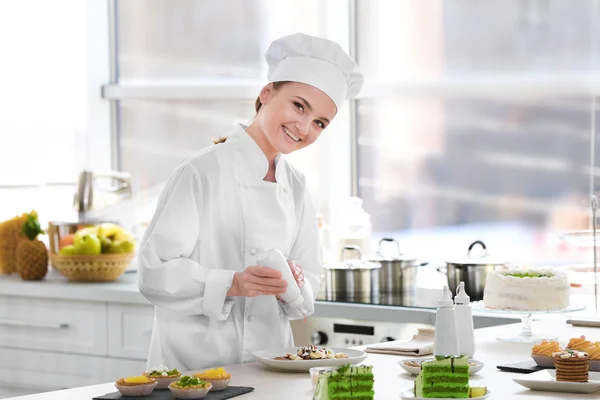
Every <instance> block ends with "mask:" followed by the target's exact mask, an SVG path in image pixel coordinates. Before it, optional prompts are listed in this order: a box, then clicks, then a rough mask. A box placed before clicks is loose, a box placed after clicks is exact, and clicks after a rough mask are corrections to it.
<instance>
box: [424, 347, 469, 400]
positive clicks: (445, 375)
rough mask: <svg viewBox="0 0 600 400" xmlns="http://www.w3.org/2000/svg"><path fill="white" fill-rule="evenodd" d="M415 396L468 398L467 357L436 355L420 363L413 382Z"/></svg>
mask: <svg viewBox="0 0 600 400" xmlns="http://www.w3.org/2000/svg"><path fill="white" fill-rule="evenodd" d="M414 394H415V397H422V398H435V397H438V398H439V397H443V398H465V399H466V398H468V397H469V359H468V358H467V357H465V356H460V357H458V356H457V357H455V356H436V357H435V359H433V360H430V361H425V362H422V363H421V371H419V375H417V379H415V383H414Z"/></svg>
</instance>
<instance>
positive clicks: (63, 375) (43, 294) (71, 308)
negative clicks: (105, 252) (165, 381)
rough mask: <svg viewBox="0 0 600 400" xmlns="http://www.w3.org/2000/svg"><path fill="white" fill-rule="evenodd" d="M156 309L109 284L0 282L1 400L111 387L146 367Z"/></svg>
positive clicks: (127, 282)
mask: <svg viewBox="0 0 600 400" xmlns="http://www.w3.org/2000/svg"><path fill="white" fill-rule="evenodd" d="M153 320H154V306H152V305H151V304H150V303H148V302H146V300H145V299H144V298H143V297H142V296H141V295H140V294H139V292H137V287H136V286H135V275H129V274H128V275H126V276H124V278H120V281H118V282H114V283H112V284H90V283H81V284H77V283H71V282H67V281H66V279H64V278H62V277H61V276H59V275H57V274H56V272H55V271H53V273H51V274H50V275H49V276H48V278H47V279H46V280H44V281H39V282H24V281H21V280H20V278H18V277H16V276H2V277H0V398H5V397H12V396H18V395H25V394H31V393H37V392H43V391H48V390H59V389H65V388H71V387H78V386H85V385H92V384H96V383H98V382H105V381H108V382H110V381H114V380H116V379H118V378H122V377H123V376H128V375H139V374H140V373H141V372H143V371H144V370H145V368H146V356H147V352H148V347H149V345H150V337H151V334H152V324H153Z"/></svg>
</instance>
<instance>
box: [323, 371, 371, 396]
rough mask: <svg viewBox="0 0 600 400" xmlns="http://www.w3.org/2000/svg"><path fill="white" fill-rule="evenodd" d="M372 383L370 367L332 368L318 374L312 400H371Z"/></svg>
mask: <svg viewBox="0 0 600 400" xmlns="http://www.w3.org/2000/svg"><path fill="white" fill-rule="evenodd" d="M373 381H374V378H373V367H372V366H369V365H354V366H350V365H349V364H346V365H343V366H341V367H333V368H332V369H331V370H330V371H326V372H322V373H321V374H319V376H318V378H317V387H316V388H315V393H314V397H313V400H337V399H340V400H342V399H360V400H372V399H373V397H374V396H375V391H374V390H373Z"/></svg>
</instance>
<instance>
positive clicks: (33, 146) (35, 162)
mask: <svg viewBox="0 0 600 400" xmlns="http://www.w3.org/2000/svg"><path fill="white" fill-rule="evenodd" d="M32 10H35V12H32ZM85 17H86V12H85V2H82V1H79V0H59V1H51V2H49V1H44V0H37V1H36V0H23V1H7V2H0V48H1V49H2V59H3V62H2V65H1V66H0V71H1V73H0V87H1V88H2V98H1V100H0V106H1V109H2V110H3V111H2V117H1V118H0V186H2V185H27V184H42V183H46V182H61V181H62V182H73V181H74V180H75V178H76V177H77V172H78V168H77V165H78V164H79V163H81V162H82V161H83V160H82V159H81V156H80V155H79V154H78V153H80V154H81V153H82V152H77V150H78V149H79V150H83V146H82V143H81V141H82V138H83V136H84V129H85V127H86V125H85V124H86V120H87V102H86V98H87V81H86V71H87V70H86V22H85V21H86V19H85ZM0 196H1V194H0Z"/></svg>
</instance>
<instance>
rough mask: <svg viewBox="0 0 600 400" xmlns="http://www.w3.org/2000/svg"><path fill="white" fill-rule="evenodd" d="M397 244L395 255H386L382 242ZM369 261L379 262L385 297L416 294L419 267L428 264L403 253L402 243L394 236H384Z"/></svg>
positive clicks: (397, 297) (380, 283)
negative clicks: (393, 237) (401, 249)
mask: <svg viewBox="0 0 600 400" xmlns="http://www.w3.org/2000/svg"><path fill="white" fill-rule="evenodd" d="M384 242H387V243H393V244H395V249H396V251H395V255H385V254H384V253H383V251H382V246H381V245H382V243H384ZM369 261H372V262H375V263H379V264H380V265H381V268H380V269H379V292H380V294H381V295H383V296H384V297H389V298H391V299H392V300H393V299H400V298H403V297H406V295H411V294H414V292H415V285H416V283H417V267H420V266H423V265H427V263H419V262H417V260H416V258H414V257H412V256H409V255H406V254H402V253H401V251H400V243H398V241H397V240H395V239H392V238H383V239H381V240H380V241H379V248H378V251H377V253H376V254H375V256H373V257H371V258H370V259H369Z"/></svg>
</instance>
